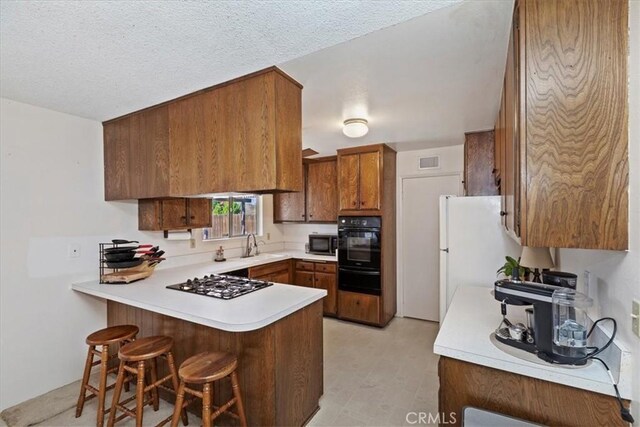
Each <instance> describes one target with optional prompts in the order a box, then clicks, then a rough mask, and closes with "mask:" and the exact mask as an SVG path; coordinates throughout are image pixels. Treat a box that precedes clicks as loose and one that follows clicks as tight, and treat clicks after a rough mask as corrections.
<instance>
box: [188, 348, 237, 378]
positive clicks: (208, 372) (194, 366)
mask: <svg viewBox="0 0 640 427" xmlns="http://www.w3.org/2000/svg"><path fill="white" fill-rule="evenodd" d="M237 367H238V358H237V357H236V356H234V355H233V354H229V353H222V352H211V353H200V354H196V355H195V356H191V357H190V358H188V359H187V360H185V361H184V362H183V363H182V365H180V369H179V370H178V376H179V377H180V378H181V379H183V380H184V382H186V383H191V384H204V383H210V382H213V381H217V380H219V379H222V378H224V377H226V376H227V375H229V374H230V373H231V372H233V371H235V370H236V368H237Z"/></svg>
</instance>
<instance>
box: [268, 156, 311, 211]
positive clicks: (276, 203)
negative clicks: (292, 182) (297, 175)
mask: <svg viewBox="0 0 640 427" xmlns="http://www.w3.org/2000/svg"><path fill="white" fill-rule="evenodd" d="M306 170H307V168H306V167H305V166H304V165H302V178H303V181H304V182H306V180H307V174H306ZM305 203H306V185H304V184H303V186H302V191H295V192H291V193H277V194H274V195H273V222H305V221H306V219H307V213H306V212H307V211H306V206H305Z"/></svg>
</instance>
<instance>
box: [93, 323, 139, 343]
mask: <svg viewBox="0 0 640 427" xmlns="http://www.w3.org/2000/svg"><path fill="white" fill-rule="evenodd" d="M138 332H139V329H138V327H137V326H134V325H117V326H111V327H108V328H104V329H100V330H99V331H95V332H93V333H92V334H89V336H88V337H87V339H86V340H85V341H86V343H87V344H88V345H109V344H117V343H120V342H122V341H125V340H130V339H132V338H135V336H136V335H138Z"/></svg>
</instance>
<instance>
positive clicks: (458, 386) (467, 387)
mask: <svg viewBox="0 0 640 427" xmlns="http://www.w3.org/2000/svg"><path fill="white" fill-rule="evenodd" d="M438 376H439V378H440V390H439V392H438V402H439V410H438V412H439V413H440V414H446V415H447V416H448V419H449V420H450V421H451V422H450V424H451V425H456V426H459V425H462V412H463V410H464V407H465V406H473V407H475V408H479V409H484V410H487V411H493V412H498V413H500V414H505V415H508V416H511V417H515V418H520V419H523V420H527V421H531V422H533V423H537V424H541V425H546V426H575V427H582V426H597V425H599V426H604V425H606V426H627V425H628V424H627V423H625V422H624V421H623V420H622V418H620V407H619V406H618V403H617V401H616V399H615V398H614V397H613V396H607V395H604V394H600V393H594V392H591V391H587V390H581V389H578V388H574V387H568V386H565V385H562V384H556V383H552V382H549V381H543V380H539V379H536V378H531V377H526V376H523V375H519V374H515V373H513V372H506V371H501V370H499V369H493V368H488V367H486V366H480V365H476V364H474V363H469V362H464V361H461V360H457V359H452V358H449V357H440V361H439V362H438ZM628 404H629V402H626V405H628ZM450 414H455V415H454V416H450ZM454 419H455V420H454ZM454 421H455V422H454Z"/></svg>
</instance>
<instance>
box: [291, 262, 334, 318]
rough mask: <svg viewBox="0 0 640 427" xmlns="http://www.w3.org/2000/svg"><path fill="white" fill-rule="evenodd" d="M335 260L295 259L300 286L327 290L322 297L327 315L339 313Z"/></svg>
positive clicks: (296, 276)
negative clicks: (313, 260)
mask: <svg viewBox="0 0 640 427" xmlns="http://www.w3.org/2000/svg"><path fill="white" fill-rule="evenodd" d="M336 274H337V266H336V263H335V262H326V261H321V262H312V261H301V260H297V261H295V281H294V283H295V284H296V285H298V286H306V287H308V288H318V289H324V290H326V291H327V296H326V297H324V298H323V299H322V307H323V312H324V315H325V316H335V315H336V314H337V313H338V294H337V292H338V279H337V276H336Z"/></svg>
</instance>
